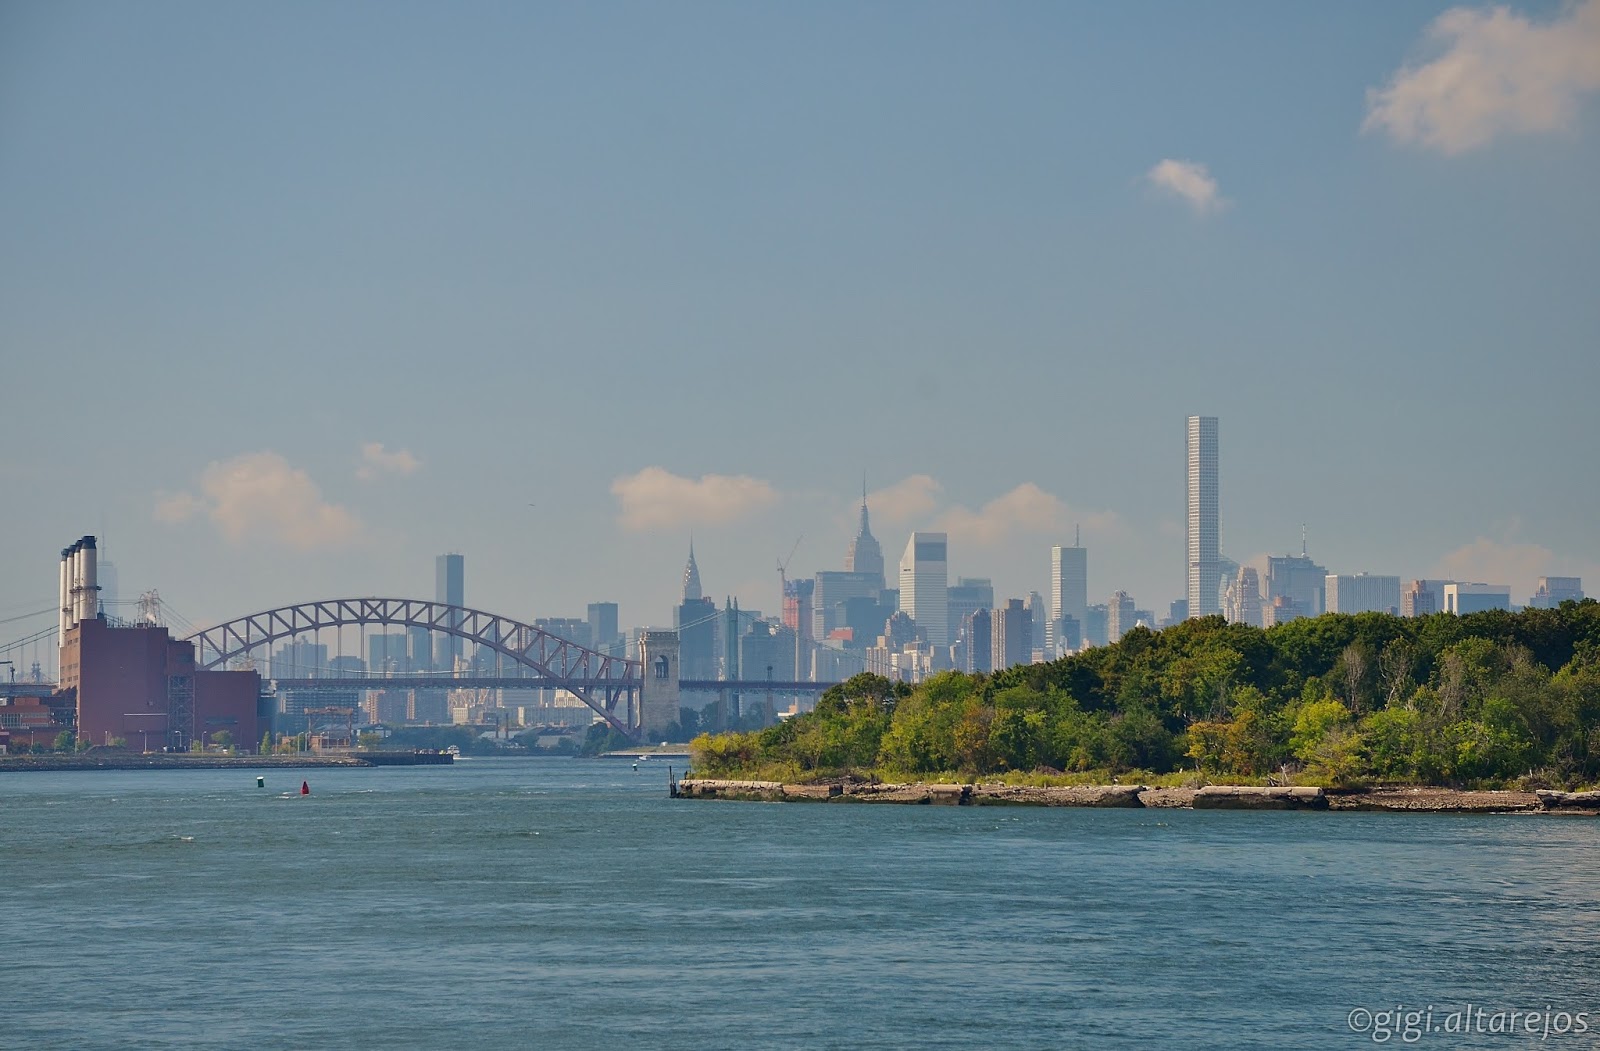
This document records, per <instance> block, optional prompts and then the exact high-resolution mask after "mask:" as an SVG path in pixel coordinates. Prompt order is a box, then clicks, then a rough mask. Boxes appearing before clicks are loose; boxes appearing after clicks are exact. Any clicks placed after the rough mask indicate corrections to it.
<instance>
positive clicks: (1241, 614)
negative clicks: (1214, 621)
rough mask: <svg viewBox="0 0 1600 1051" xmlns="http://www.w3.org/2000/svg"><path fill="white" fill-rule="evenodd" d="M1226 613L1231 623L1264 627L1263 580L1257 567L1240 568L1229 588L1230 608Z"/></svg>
mask: <svg viewBox="0 0 1600 1051" xmlns="http://www.w3.org/2000/svg"><path fill="white" fill-rule="evenodd" d="M1224 612H1225V613H1226V615H1227V617H1228V620H1229V621H1230V622H1231V623H1234V624H1248V625H1250V626H1251V627H1252V628H1259V627H1262V623H1261V578H1260V576H1259V575H1258V574H1257V572H1256V567H1255V566H1240V567H1239V572H1238V573H1237V574H1235V575H1234V578H1233V583H1232V584H1231V585H1230V586H1229V588H1228V608H1227V609H1226V610H1225V611H1224Z"/></svg>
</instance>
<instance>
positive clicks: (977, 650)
mask: <svg viewBox="0 0 1600 1051" xmlns="http://www.w3.org/2000/svg"><path fill="white" fill-rule="evenodd" d="M992 620H993V617H992V616H991V615H990V613H989V611H988V610H986V609H975V610H973V611H972V612H971V613H968V614H967V616H966V618H965V619H964V620H963V621H962V622H961V642H962V643H963V646H962V659H963V664H962V668H961V670H962V671H964V672H966V673H967V674H969V675H982V674H987V673H989V672H992V671H994V657H993V653H994V636H993V634H992V631H993V629H992V627H991V622H992Z"/></svg>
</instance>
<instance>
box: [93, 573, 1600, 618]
mask: <svg viewBox="0 0 1600 1051" xmlns="http://www.w3.org/2000/svg"><path fill="white" fill-rule="evenodd" d="M104 566H105V563H103V562H102V563H101V567H102V572H104ZM1582 601H1583V578H1582V577H1540V578H1539V587H1538V589H1537V590H1535V591H1534V593H1533V597H1532V598H1530V599H1528V605H1529V606H1530V607H1531V608H1533V609H1555V608H1556V607H1557V606H1559V605H1561V604H1562V603H1563V602H1582Z"/></svg>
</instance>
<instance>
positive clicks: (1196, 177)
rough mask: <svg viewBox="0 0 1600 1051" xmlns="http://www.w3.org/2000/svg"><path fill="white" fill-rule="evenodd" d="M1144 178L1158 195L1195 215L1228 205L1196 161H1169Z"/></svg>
mask: <svg viewBox="0 0 1600 1051" xmlns="http://www.w3.org/2000/svg"><path fill="white" fill-rule="evenodd" d="M1144 177H1145V181H1147V182H1148V183H1150V185H1151V186H1154V187H1155V188H1156V189H1158V190H1160V191H1161V192H1163V193H1166V194H1170V195H1172V196H1174V197H1177V198H1178V199H1180V200H1182V201H1184V202H1186V203H1187V204H1188V205H1189V207H1190V208H1192V209H1194V213H1195V214H1196V215H1209V214H1210V213H1212V212H1215V211H1220V210H1221V209H1222V208H1223V207H1224V206H1225V205H1226V204H1227V203H1228V202H1227V201H1226V200H1224V199H1223V197H1222V191H1221V190H1220V189H1218V187H1217V180H1215V179H1213V178H1212V177H1211V173H1210V172H1209V171H1207V170H1206V166H1205V165H1204V164H1200V163H1199V162H1197V161H1175V160H1172V159H1171V158H1168V159H1166V160H1163V161H1160V162H1158V163H1157V164H1156V166H1155V167H1153V168H1151V169H1150V170H1149V171H1147V172H1145V173H1144Z"/></svg>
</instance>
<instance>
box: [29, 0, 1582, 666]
mask: <svg viewBox="0 0 1600 1051" xmlns="http://www.w3.org/2000/svg"><path fill="white" fill-rule="evenodd" d="M1597 91H1600V2H1597V0H1588V2H1586V3H1583V4H1577V5H1560V4H1531V5H1513V7H1511V8H1510V9H1501V10H1498V11H1497V10H1496V9H1492V8H1486V7H1452V6H1450V5H1444V4H1423V3H1416V4H1388V3H1376V2H1370V3H1349V4H1337V5H1320V6H1313V5H1305V4H1290V5H1284V4H1268V3H1242V4H1207V5H1191V4H1145V3H1130V4H1099V5H1091V4H1081V5H1080V4H1055V3H1048V4H1046V3H1041V4H1020V3H1019V4H1009V5H971V4H813V5H748V4H732V3H729V4H711V3H695V4H659V3H655V4H649V3H646V4H621V3H614V4H604V5H555V4H550V5H528V4H488V3H479V4H462V5H444V4H399V3H384V4H377V3H372V4H364V3H344V4H337V5H327V4H311V3H283V4H270V5H269V4H258V5H238V4H235V5H214V4H199V3H194V4H174V3H146V4H138V5H131V4H130V5H113V4H80V3H58V2H51V3H27V2H19V3H10V4H7V5H5V6H4V7H0V391H3V392H4V398H3V402H0V405H3V411H4V414H5V427H4V431H3V434H4V438H3V439H0V486H3V487H4V492H5V493H6V495H7V498H8V499H7V503H8V505H10V506H11V507H12V508H13V510H12V511H11V512H10V513H9V514H7V515H6V525H5V530H4V532H5V536H4V543H3V544H0V581H3V589H0V616H10V615H13V614H17V613H23V612H27V611H30V610H34V609H41V608H44V607H45V606H49V605H51V604H53V601H54V589H55V574H56V558H57V553H58V551H59V549H60V548H61V547H62V546H64V545H65V544H67V543H69V542H70V541H71V540H73V539H74V538H76V537H77V536H79V535H81V534H83V533H103V534H106V535H107V536H108V545H107V546H108V551H107V553H108V555H109V556H110V557H111V558H112V559H113V560H114V561H115V562H116V563H117V564H118V567H119V571H120V577H121V586H122V590H123V592H124V597H132V594H133V593H134V592H136V591H138V590H141V589H145V588H151V587H157V588H159V589H160V590H161V592H162V594H163V596H164V597H165V598H167V600H168V601H169V602H170V603H171V604H172V605H173V607H174V608H175V609H177V610H179V611H180V612H182V613H183V614H184V615H185V616H186V617H188V618H190V619H192V620H196V621H210V620H216V619H223V618H226V617H228V616H231V615H235V614H240V613H244V612H248V611H251V610H255V609H261V608H266V607H269V606H273V605H278V604H283V603H288V602H293V601H297V600H302V599H309V598H314V597H331V596H338V595H348V594H376V595H423V596H426V595H430V594H431V591H432V565H433V563H432V559H433V556H434V555H436V554H438V553H440V552H443V551H447V550H454V551H460V552H462V553H463V554H464V555H465V556H466V559H467V597H468V601H469V604H471V605H477V606H481V607H483V608H487V609H491V610H494V611H496V612H502V613H506V614H510V615H515V616H524V617H533V616H563V615H577V616H581V615H582V612H583V607H584V604H585V603H586V602H589V601H594V600H598V599H611V600H616V601H619V602H621V603H622V607H623V608H622V619H623V621H624V623H626V624H644V623H662V622H665V621H668V620H669V619H670V612H669V610H670V603H671V602H672V600H673V597H674V594H675V592H676V589H677V586H678V581H679V577H680V573H681V568H682V562H683V555H684V551H685V548H686V547H687V543H688V538H689V535H690V533H691V531H692V532H693V534H694V537H695V544H696V550H697V552H698V554H699V560H700V565H701V569H702V575H703V577H704V579H705V585H706V590H707V593H708V594H713V595H716V596H717V597H718V598H719V599H720V598H721V596H723V595H726V594H729V593H734V594H738V595H739V596H740V598H741V600H742V601H743V602H744V604H745V605H747V606H754V607H757V608H762V609H766V610H769V611H770V610H773V609H775V608H776V604H777V598H776V594H777V580H776V572H775V569H776V567H775V561H776V559H777V558H779V557H782V556H784V555H786V554H787V553H788V552H789V550H790V548H791V547H792V546H793V545H794V543H795V540H796V538H797V537H803V539H802V540H801V542H800V545H799V549H798V551H797V553H796V554H795V556H794V560H793V562H792V564H791V566H790V573H791V574H794V573H796V572H801V573H809V572H812V571H814V570H815V569H818V568H832V567H837V566H838V565H839V564H840V562H841V560H842V558H843V553H844V549H845V547H846V545H847V543H848V541H849V538H850V534H851V527H852V523H853V509H854V504H855V502H856V500H857V499H858V490H859V486H860V481H861V478H862V475H863V473H865V475H866V477H867V480H868V484H869V486H870V487H871V488H872V489H873V490H874V491H875V493H877V494H878V495H875V497H874V500H873V506H874V525H875V531H876V532H877V534H878V536H879V538H880V540H881V541H882V543H883V546H884V549H885V554H886V556H887V557H888V560H889V561H890V563H891V564H893V563H894V562H895V561H897V559H898V556H899V553H900V551H901V550H902V548H903V547H904V544H905V540H906V536H907V534H908V532H909V531H910V530H911V529H914V528H922V529H936V528H941V527H944V528H948V529H949V531H950V532H951V563H952V565H951V568H952V573H953V574H963V575H980V576H991V577H993V578H994V579H995V583H996V587H997V590H998V591H999V592H1001V593H1003V594H1018V595H1020V594H1024V593H1026V591H1027V590H1028V589H1030V588H1039V589H1042V588H1043V587H1044V582H1045V576H1046V572H1047V568H1048V548H1049V546H1050V544H1052V543H1060V542H1065V541H1068V540H1069V539H1070V537H1071V535H1072V528H1073V525H1074V524H1075V523H1081V524H1082V526H1083V535H1084V543H1085V544H1086V545H1087V546H1089V547H1090V549H1091V552H1090V591H1091V595H1092V596H1093V597H1094V598H1095V599H1098V600H1100V601H1103V600H1104V598H1105V597H1106V596H1108V595H1109V594H1110V593H1111V591H1112V590H1114V589H1117V588H1122V589H1125V590H1127V591H1129V592H1130V593H1132V594H1133V596H1134V598H1135V599H1136V600H1137V602H1138V603H1139V605H1141V606H1149V607H1155V608H1157V609H1163V610H1164V609H1165V607H1166V604H1167V603H1168V602H1169V601H1171V600H1172V599H1174V598H1176V597H1178V596H1179V595H1180V594H1181V593H1182V590H1183V550H1182V519H1183V434H1184V417H1185V416H1186V415H1188V414H1190V413H1204V414H1207V415H1216V416H1218V417H1220V419H1221V450H1222V452H1221V455H1222V493H1223V514H1224V548H1225V550H1226V551H1227V552H1228V553H1229V554H1230V555H1232V556H1233V557H1234V558H1237V559H1240V560H1252V559H1256V558H1259V557H1260V556H1262V555H1264V554H1265V553H1268V552H1274V551H1276V552H1282V551H1286V550H1290V549H1296V550H1297V549H1298V545H1299V540H1300V528H1301V523H1307V525H1308V527H1309V531H1310V543H1311V551H1312V554H1313V555H1314V556H1316V557H1318V558H1319V559H1320V560H1321V561H1323V562H1324V563H1325V564H1326V565H1328V566H1329V567H1330V569H1333V570H1335V571H1340V572H1355V571H1359V570H1370V571H1372V572H1379V573H1395V574H1400V575H1403V576H1407V577H1410V576H1422V575H1446V574H1448V575H1452V576H1458V577H1461V578H1463V579H1473V580H1489V581H1494V582H1506V583H1511V584H1512V585H1513V587H1514V590H1515V593H1516V594H1515V597H1516V598H1518V599H1519V600H1520V599H1522V598H1524V597H1526V592H1527V590H1528V589H1529V588H1531V586H1532V583H1533V578H1534V577H1536V576H1537V575H1539V574H1544V573H1550V574H1563V573H1565V574H1584V575H1586V576H1587V577H1588V578H1589V584H1588V586H1589V588H1590V589H1591V590H1592V591H1600V526H1597V525H1596V523H1597V522H1600V486H1597V485H1596V484H1595V483H1596V481H1597V476H1596V470H1595V467H1594V465H1593V448H1594V438H1593V410H1594V404H1595V391H1596V390H1597V389H1600V364H1597V360H1600V355H1597V350H1600V295H1597V284H1600V282H1597V277H1600V207H1597V204H1596V191H1595V188H1594V187H1595V185H1596V179H1595V173H1596V172H1597V171H1600V103H1597V99H1596V95H1597ZM1163 162H1166V163H1163ZM8 626H9V625H8ZM20 626H22V627H26V626H28V625H26V624H24V625H20ZM3 634H4V633H3V632H0V635H3ZM6 637H11V636H9V635H8V636H6Z"/></svg>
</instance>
